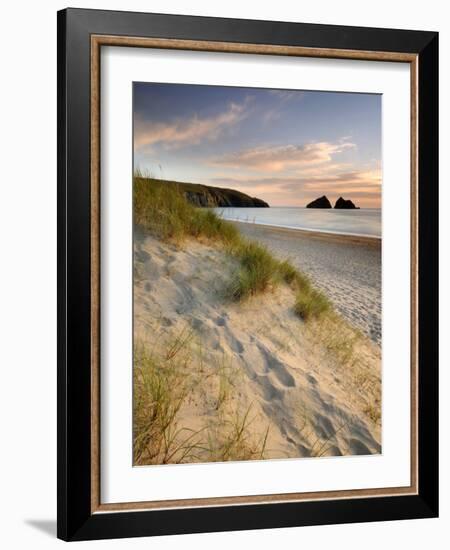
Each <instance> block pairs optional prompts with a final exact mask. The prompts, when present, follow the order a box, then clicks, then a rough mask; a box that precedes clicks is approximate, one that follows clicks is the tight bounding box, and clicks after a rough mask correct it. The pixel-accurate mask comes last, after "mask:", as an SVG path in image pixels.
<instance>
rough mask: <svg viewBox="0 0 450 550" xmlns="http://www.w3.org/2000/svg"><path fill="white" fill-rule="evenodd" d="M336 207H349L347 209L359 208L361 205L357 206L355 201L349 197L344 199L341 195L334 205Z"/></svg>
mask: <svg viewBox="0 0 450 550" xmlns="http://www.w3.org/2000/svg"><path fill="white" fill-rule="evenodd" d="M334 207H335V208H341V209H347V210H359V206H355V205H354V203H353V202H352V201H351V200H350V199H349V200H346V199H343V198H342V197H339V198H338V200H337V201H336V204H335V205H334Z"/></svg>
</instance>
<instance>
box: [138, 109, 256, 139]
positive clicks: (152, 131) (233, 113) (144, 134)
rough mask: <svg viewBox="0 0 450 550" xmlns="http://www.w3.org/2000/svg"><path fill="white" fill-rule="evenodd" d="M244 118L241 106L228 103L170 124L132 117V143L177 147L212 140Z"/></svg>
mask: <svg viewBox="0 0 450 550" xmlns="http://www.w3.org/2000/svg"><path fill="white" fill-rule="evenodd" d="M244 117H245V108H244V105H238V104H236V103H231V104H230V105H229V107H228V109H227V110H226V111H224V112H222V113H219V114H218V115H216V116H213V117H209V118H200V117H198V116H193V117H191V118H189V119H178V120H176V121H174V122H171V123H156V124H154V123H148V122H145V121H143V120H142V119H140V118H136V119H135V126H134V145H135V147H136V148H137V149H142V148H145V147H151V146H152V145H156V144H161V145H163V146H165V147H168V148H172V147H181V146H183V145H185V144H197V143H200V142H201V141H203V140H214V139H217V137H218V136H219V135H220V134H221V133H222V132H223V131H224V130H225V129H227V128H230V127H231V126H233V125H235V124H237V123H238V122H239V121H240V120H242V119H243V118H244Z"/></svg>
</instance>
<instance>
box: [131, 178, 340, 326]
mask: <svg viewBox="0 0 450 550" xmlns="http://www.w3.org/2000/svg"><path fill="white" fill-rule="evenodd" d="M133 207H134V222H135V224H137V225H140V226H142V227H144V228H145V229H146V230H148V231H150V232H151V233H152V234H153V235H155V236H156V237H158V238H160V239H162V240H170V241H173V242H176V243H181V242H182V241H183V240H184V239H186V238H197V239H202V238H203V239H206V240H209V241H216V242H220V243H222V244H223V245H224V248H225V250H226V251H227V253H228V254H230V255H231V256H232V257H234V258H235V259H236V260H237V261H238V268H237V270H236V272H235V273H234V274H233V276H232V279H231V281H230V283H229V285H228V289H227V295H228V297H229V298H230V299H232V300H235V301H242V300H245V299H247V298H249V297H251V296H255V295H257V294H259V293H262V292H265V291H266V290H268V289H270V288H274V287H276V286H277V285H278V284H280V283H281V282H284V283H286V284H289V285H291V286H292V287H293V288H294V289H295V291H296V300H295V305H294V311H295V313H296V314H297V315H298V316H299V317H300V318H301V319H303V320H304V321H307V320H309V319H310V318H318V317H320V316H321V315H322V314H323V313H325V312H327V311H329V310H330V309H331V304H330V302H329V301H328V299H327V298H326V296H325V295H324V294H323V293H321V292H320V291H318V290H317V289H315V288H313V287H312V285H311V283H310V281H309V279H308V277H307V276H306V275H304V274H303V273H301V272H300V271H299V270H298V269H297V268H295V267H294V266H293V265H292V264H291V263H290V262H289V261H288V260H284V261H280V260H278V259H277V258H275V257H274V256H273V255H272V254H271V252H270V251H269V250H268V249H267V248H266V247H265V246H263V245H260V244H259V243H256V242H254V241H250V240H248V239H245V238H243V237H242V236H241V234H240V233H239V230H238V229H237V228H236V227H235V226H234V225H233V224H231V223H229V222H227V221H225V220H223V219H222V218H221V217H220V216H218V215H217V214H216V213H215V212H214V211H213V210H211V209H209V208H198V207H195V206H194V205H192V204H191V203H189V202H188V201H187V200H186V197H185V195H184V193H183V192H182V190H181V188H180V187H178V186H177V185H176V184H173V183H172V184H170V185H167V184H165V183H164V181H163V180H158V179H154V178H151V177H144V176H143V175H142V174H140V173H136V174H135V176H134V183H133Z"/></svg>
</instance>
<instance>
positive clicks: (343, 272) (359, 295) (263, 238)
mask: <svg viewBox="0 0 450 550" xmlns="http://www.w3.org/2000/svg"><path fill="white" fill-rule="evenodd" d="M236 225H237V226H238V227H239V230H240V231H241V233H243V234H244V235H246V236H248V237H249V238H251V239H254V240H257V241H259V242H261V243H263V244H265V245H266V246H268V247H269V248H270V249H271V250H276V251H277V253H278V255H279V256H280V257H283V258H285V257H288V258H290V260H291V261H292V263H293V264H294V265H295V266H296V267H298V268H299V269H301V270H302V271H304V272H305V273H308V274H309V275H310V276H311V277H312V278H313V279H314V281H315V284H316V285H317V286H318V287H319V288H320V289H321V290H323V291H325V293H326V294H327V295H328V296H329V297H330V298H331V300H332V301H333V303H334V304H335V306H336V308H337V309H338V311H339V312H340V313H341V314H342V315H343V316H344V317H345V318H346V319H347V320H348V321H349V322H350V323H352V324H354V325H355V326H357V327H358V328H359V329H360V330H362V331H363V332H364V333H365V334H367V335H368V336H369V337H370V338H372V340H373V341H374V342H377V343H378V344H380V343H381V240H380V239H370V238H367V239H366V238H355V237H347V236H345V237H342V236H331V235H321V234H320V233H308V232H304V231H297V230H292V229H284V228H274V227H269V226H264V225H256V224H249V223H236Z"/></svg>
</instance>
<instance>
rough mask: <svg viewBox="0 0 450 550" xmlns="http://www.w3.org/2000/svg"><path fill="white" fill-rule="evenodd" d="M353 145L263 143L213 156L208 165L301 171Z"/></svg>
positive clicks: (343, 143) (326, 160) (275, 170)
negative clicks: (273, 144)
mask: <svg viewBox="0 0 450 550" xmlns="http://www.w3.org/2000/svg"><path fill="white" fill-rule="evenodd" d="M354 147H355V144H354V143H351V142H349V141H344V140H341V141H339V142H338V143H329V142H326V141H322V142H316V143H307V144H305V145H277V146H265V147H264V146H263V147H255V148H253V149H244V150H241V151H237V152H235V153H231V154H227V155H223V156H221V157H217V158H215V159H212V161H211V164H213V165H216V166H224V167H227V168H241V169H242V168H247V169H251V170H262V171H266V172H283V171H285V170H290V171H291V170H300V169H302V168H304V167H308V166H312V165H318V164H325V163H329V162H331V160H332V156H333V155H335V154H337V153H342V152H343V151H345V150H346V149H351V148H354Z"/></svg>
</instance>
